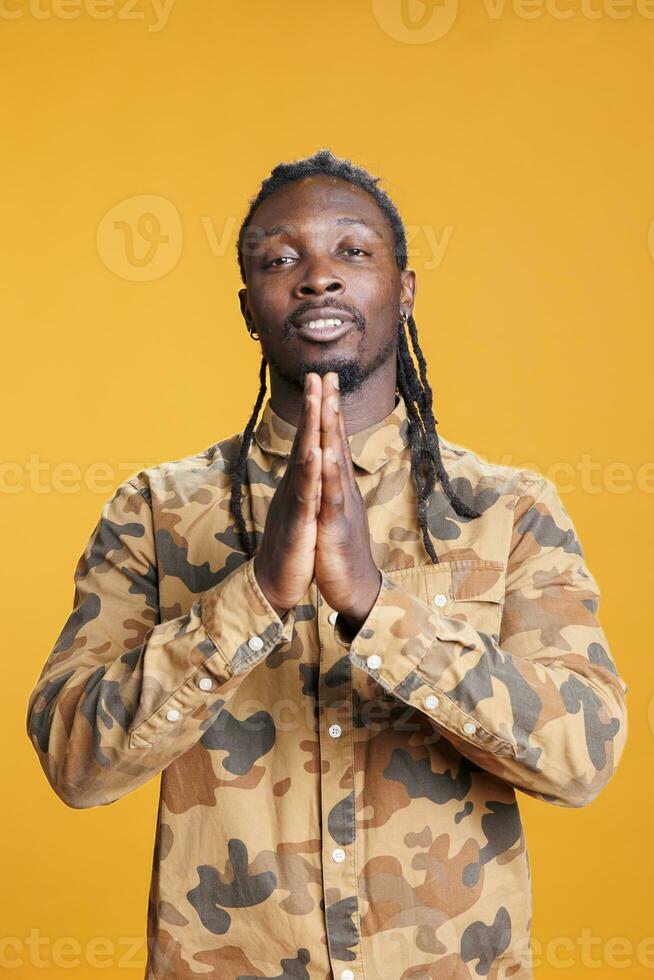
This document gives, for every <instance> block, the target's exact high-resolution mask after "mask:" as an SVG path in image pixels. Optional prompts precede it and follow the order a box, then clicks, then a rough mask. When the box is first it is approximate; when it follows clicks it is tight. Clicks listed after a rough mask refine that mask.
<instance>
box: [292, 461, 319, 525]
mask: <svg viewBox="0 0 654 980" xmlns="http://www.w3.org/2000/svg"><path fill="white" fill-rule="evenodd" d="M300 466H301V478H300V479H299V480H298V482H297V485H296V486H295V488H294V491H293V496H294V500H295V505H296V516H297V519H298V520H299V521H302V522H304V523H307V524H309V523H311V522H312V521H315V519H316V515H317V514H318V512H319V509H320V505H319V502H318V494H319V487H320V480H321V471H322V449H321V448H320V446H311V447H310V448H309V452H308V454H307V459H306V462H305V463H304V464H300Z"/></svg>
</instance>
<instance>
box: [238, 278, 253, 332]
mask: <svg viewBox="0 0 654 980" xmlns="http://www.w3.org/2000/svg"><path fill="white" fill-rule="evenodd" d="M238 301H239V304H240V307H241V316H242V317H243V319H244V320H245V325H246V326H247V327H249V326H251V324H252V316H251V314H250V307H249V306H248V291H247V289H246V288H245V287H243V288H242V289H239V291H238Z"/></svg>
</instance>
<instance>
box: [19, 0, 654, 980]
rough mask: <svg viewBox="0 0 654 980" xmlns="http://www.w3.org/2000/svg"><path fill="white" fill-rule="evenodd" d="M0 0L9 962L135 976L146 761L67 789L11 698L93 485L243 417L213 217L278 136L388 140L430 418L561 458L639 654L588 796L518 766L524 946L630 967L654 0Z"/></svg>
mask: <svg viewBox="0 0 654 980" xmlns="http://www.w3.org/2000/svg"><path fill="white" fill-rule="evenodd" d="M130 3H131V0H130ZM653 6H654V5H652V4H649V8H652V7H653ZM0 8H1V9H0V47H1V50H0V65H1V67H0V71H1V72H2V76H3V77H2V82H3V84H2V93H3V94H2V97H1V105H2V108H1V119H0V123H1V125H0V132H1V133H2V142H3V149H2V153H1V155H0V168H1V169H2V182H1V185H0V196H1V201H2V205H1V206H2V220H1V233H0V250H1V254H0V301H1V304H2V320H3V341H4V345H3V346H4V350H3V353H4V355H5V357H4V371H3V384H2V417H3V421H4V423H5V425H4V426H3V445H2V461H3V462H2V493H0V504H1V506H2V537H3V543H4V560H3V562H2V570H1V574H2V596H3V599H4V615H3V620H2V622H3V631H2V632H3V678H2V684H1V685H0V698H1V699H2V711H1V715H0V717H1V718H2V722H3V725H4V734H3V737H2V750H3V759H2V772H3V776H4V778H3V793H2V797H3V806H2V817H1V821H2V827H1V832H2V841H3V845H4V846H3V861H2V869H3V887H2V889H1V891H2V899H1V900H0V901H1V902H2V908H1V909H0V921H1V922H2V937H0V943H1V946H0V951H1V953H2V956H4V958H5V959H4V966H5V967H6V968H7V967H9V966H10V964H12V963H14V964H15V962H16V961H17V960H22V963H23V965H22V966H18V967H15V968H14V967H11V968H10V969H9V970H8V975H12V974H13V976H15V977H20V978H23V977H38V976H42V975H43V973H44V972H46V973H47V974H48V975H52V976H53V977H66V976H80V977H91V976H95V975H103V976H105V977H112V978H113V977H126V978H130V977H134V978H141V977H142V976H143V971H144V962H145V945H144V934H145V913H146V906H147V890H148V885H149V879H150V867H151V860H152V845H153V840H154V830H155V821H156V804H157V798H158V784H159V780H158V778H157V779H155V780H152V781H151V782H150V783H149V784H147V785H146V786H144V787H143V788H141V789H140V790H139V791H137V792H136V793H134V794H132V795H131V796H129V797H127V798H124V799H122V800H120V801H118V802H116V803H115V804H113V805H111V806H108V807H101V808H95V809H91V810H86V811H75V810H72V809H69V808H67V807H66V806H65V805H64V804H63V803H62V802H61V801H60V800H59V799H58V798H57V797H56V796H55V795H54V793H53V792H52V790H51V789H50V788H49V786H48V784H47V782H46V779H45V776H44V774H43V773H42V772H41V770H40V767H39V765H38V762H37V758H36V755H35V753H34V750H33V749H32V748H31V746H30V744H29V741H28V739H27V736H26V734H25V732H24V724H25V713H26V705H27V698H28V695H29V693H30V691H31V689H32V687H33V685H34V683H35V681H36V678H37V675H38V673H39V671H40V670H41V667H42V665H43V663H44V662H45V659H46V657H47V656H48V654H49V652H50V649H51V647H52V645H53V643H54V641H55V639H56V636H57V634H58V632H59V630H60V628H61V626H62V625H63V622H64V620H65V618H66V616H67V614H68V611H69V608H70V604H71V601H72V594H73V578H72V576H73V570H74V566H75V563H76V561H77V558H78V556H79V554H80V552H81V550H82V549H83V547H84V544H85V542H86V540H87V538H88V535H89V534H90V532H91V530H92V528H93V526H94V524H95V521H96V520H97V517H98V515H99V512H100V509H101V506H102V503H103V502H104V500H105V499H107V498H108V497H109V496H110V495H111V493H112V492H113V488H114V487H115V486H116V485H117V484H118V483H119V482H121V481H122V480H123V479H124V478H125V477H126V476H129V475H131V474H133V473H135V472H137V470H138V469H140V468H141V467H142V466H143V465H154V464H156V463H159V462H162V461H164V460H169V459H177V458H180V457H183V456H186V455H188V454H190V453H193V452H197V451H199V450H201V449H204V448H205V447H206V446H208V445H210V444H211V443H213V442H216V441H218V440H219V439H222V438H225V437H226V436H228V435H230V434H232V433H233V432H236V431H238V430H239V429H240V428H241V427H242V426H243V425H244V424H245V421H246V419H247V418H248V417H249V414H250V412H251V409H252V406H253V403H254V399H255V397H256V392H257V389H258V377H257V372H258V367H259V356H258V347H257V346H255V344H253V343H252V342H251V341H250V339H249V338H248V336H247V333H246V331H245V328H244V326H243V324H242V321H241V320H240V317H239V313H238V305H237V299H236V291H237V288H238V286H239V279H238V273H237V267H236V262H235V253H234V239H235V232H236V228H237V226H238V222H239V221H240V219H241V216H242V214H243V213H244V210H245V208H246V205H247V202H248V199H249V197H250V196H251V195H252V194H254V192H255V190H256V188H257V186H258V183H259V181H260V179H261V178H263V177H264V176H266V175H267V173H268V172H269V170H270V168H271V167H272V166H273V165H274V164H275V163H277V162H278V161H280V160H286V159H291V158H295V157H297V156H302V155H305V154H307V153H310V152H313V151H314V150H316V149H318V148H319V147H322V146H329V147H330V148H331V149H332V150H333V151H334V152H336V153H337V154H339V155H343V156H349V157H351V158H352V159H354V160H355V161H357V162H359V163H362V164H363V165H364V166H366V167H368V168H369V169H370V170H372V171H373V172H374V173H377V174H381V175H382V176H383V177H384V178H385V183H384V186H385V187H386V188H387V190H388V191H389V192H390V193H391V195H392V196H393V197H394V199H395V200H396V202H397V204H398V206H399V208H400V211H401V213H402V215H403V217H404V219H405V222H406V224H407V225H409V226H411V228H412V229H413V233H412V234H413V241H412V245H411V264H412V266H413V267H414V268H415V269H416V271H417V275H418V298H417V306H416V321H417V324H418V328H419V332H420V337H421V342H422V346H423V350H424V351H425V355H426V358H427V362H428V365H429V373H430V379H431V384H432V387H433V390H434V407H435V415H436V417H437V419H438V420H439V431H440V432H441V434H442V435H443V436H445V437H446V438H449V439H451V440H453V441H455V442H459V443H462V444H463V445H467V446H470V447H471V448H473V449H474V450H476V451H477V452H479V453H481V454H483V455H485V456H486V457H487V458H488V459H490V460H493V461H496V462H502V463H505V464H508V465H513V466H530V467H532V468H536V469H538V470H539V471H540V472H542V473H544V474H546V475H548V476H549V477H550V478H552V479H553V480H554V481H555V483H556V484H557V486H558V487H559V490H560V493H561V499H562V500H563V502H564V503H565V505H566V507H568V509H569V511H570V513H571V515H572V517H573V520H574V521H575V524H576V526H577V529H578V532H579V535H580V538H581V541H582V545H583V547H584V551H585V554H586V558H587V562H588V565H589V567H590V568H591V570H592V572H593V574H594V575H595V576H596V578H597V580H598V582H599V584H600V586H601V588H602V592H603V597H602V602H601V606H600V618H601V621H602V624H603V625H604V627H605V629H606V632H607V635H608V638H609V641H610V643H611V646H612V652H613V655H614V657H615V659H616V662H617V665H618V668H619V670H620V673H621V674H622V676H623V677H624V679H625V680H626V681H627V683H628V684H629V685H630V690H629V694H628V706H629V712H630V719H629V720H630V730H629V740H628V744H627V748H626V751H625V754H624V756H623V759H622V762H621V764H620V766H619V768H618V771H617V773H616V774H615V776H614V777H613V779H612V780H611V782H610V783H609V785H608V786H607V788H606V789H605V790H604V792H603V793H602V794H601V796H600V797H599V798H598V799H597V800H596V801H595V802H593V803H592V804H591V805H590V806H589V807H587V808H583V809H581V810H566V809H563V808H559V807H555V806H553V805H548V804H545V803H542V802H537V801H535V800H532V799H530V798H527V797H525V796H523V795H520V796H519V802H520V807H521V812H522V815H523V819H524V822H525V825H526V832H527V837H528V844H529V850H530V859H531V867H532V873H533V883H534V884H533V899H534V922H533V939H534V957H535V961H536V964H537V970H536V977H538V978H540V980H550V978H554V977H557V978H558V977H561V976H568V977H575V978H585V977H594V978H596V977H598V976H600V977H602V978H605V977H613V976H616V977H617V976H629V977H634V978H640V977H645V976H649V975H650V973H651V972H652V968H654V916H653V914H652V912H651V907H652V900H651V892H652V871H653V866H652V865H653V862H652V845H651V840H652V835H651V830H650V827H651V814H652V804H653V803H654V793H653V790H652V779H651V772H652V745H653V740H654V708H653V704H654V702H652V695H653V670H652V660H653V658H652V654H651V650H650V647H651V642H652V639H651V638H652V631H651V627H650V622H651V611H652V606H653V602H652V598H651V592H652V575H651V569H652V545H653V540H652V538H653V535H652V494H653V492H654V466H653V463H652V459H653V456H652V449H653V447H652V438H651V430H652V421H653V419H652V411H651V400H652V399H651V364H652V343H651V331H652V313H653V310H652V306H653V288H652V287H653V282H654V276H653V273H654V259H653V254H652V253H653V251H654V232H650V225H651V223H652V221H653V219H654V183H653V182H652V174H653V173H654V141H653V139H652V108H651V107H652V95H653V91H652V72H653V64H654V63H653V62H652V57H651V54H652V49H653V46H654V19H652V18H653V17H654V9H648V4H647V3H646V2H645V0H642V2H641V3H637V2H636V0H634V2H633V3H630V2H629V0H619V2H618V0H613V2H612V3H611V2H609V0H585V3H584V4H583V5H582V3H581V0H580V2H574V0H558V6H555V5H554V2H553V0H548V2H547V4H545V2H543V3H542V4H540V3H539V2H538V0H536V3H534V2H533V0H532V2H530V3H529V4H526V3H525V4H524V5H523V6H519V5H518V4H517V2H516V3H509V2H507V3H506V4H502V3H501V2H499V0H495V2H493V3H492V2H491V0H486V2H485V3H484V2H479V3H477V2H475V3H472V2H470V3H466V4H465V8H464V7H463V5H460V7H459V8H458V9H457V8H456V5H454V6H453V5H452V3H451V0H442V2H441V3H440V4H436V6H435V7H434V9H433V10H431V9H430V6H425V5H424V4H423V3H422V2H421V0H411V2H410V5H409V8H408V16H409V18H410V19H409V20H407V16H406V14H407V12H406V11H405V17H404V20H403V19H402V6H401V0H376V2H375V3H372V2H368V0H362V2H353V0H339V2H335V0H331V2H330V3H325V4H322V5H319V4H317V3H313V4H312V3H309V2H307V0H287V2H286V3H284V4H277V3H264V2H261V0H258V2H257V0H254V2H250V3H247V4H241V5H238V4H227V3H220V2H211V0H177V2H176V3H174V5H173V7H172V9H171V10H170V11H169V16H168V17H167V19H165V22H163V19H164V18H163V14H161V13H159V14H157V13H156V11H155V9H154V8H153V7H152V6H151V4H148V3H147V2H146V0H138V3H137V5H135V6H129V7H128V6H127V0H105V6H104V7H102V8H101V7H99V6H97V7H95V6H92V5H91V3H90V0H65V2H64V0H2V3H1V4H0ZM100 12H101V13H102V17H101V16H99V13H100ZM107 12H108V14H107ZM566 12H571V16H567V13H566ZM452 14H454V15H455V16H454V19H453V20H452V23H451V25H450V26H449V28H448V27H447V24H446V23H445V20H443V21H441V22H440V26H439V23H437V22H436V21H434V20H433V19H431V18H437V17H441V18H446V17H448V16H450V15H452ZM423 15H424V16H423ZM422 20H425V21H426V26H421V24H422ZM446 28H447V29H446ZM439 31H442V33H441V35H440V36H435V37H433V38H432V37H431V36H428V35H427V34H425V32H431V33H432V34H433V33H436V34H437V35H438V32H439ZM421 32H422V34H421ZM162 199H163V200H162ZM121 202H127V203H121ZM117 205H118V208H117V209H116V211H112V209H114V208H116V206H117ZM110 211H112V213H111V214H110V215H108V213H109V212H110ZM143 214H146V215H147V214H152V215H154V219H156V220H157V221H159V228H158V231H157V230H156V227H155V226H154V225H153V224H152V222H151V220H150V219H148V222H149V223H148V224H145V225H143V224H142V226H141V227H142V229H143V230H144V234H145V237H146V238H147V236H148V235H150V237H152V229H153V228H154V229H155V231H156V235H154V238H155V241H154V245H152V248H151V246H150V245H149V244H148V241H146V240H144V239H143V238H139V235H138V234H135V231H137V230H138V229H137V228H136V222H137V220H138V219H139V217H141V216H142V215H143ZM107 215H108V217H105V216H107ZM116 221H117V222H118V225H116V224H115V223H114V222H116ZM121 222H123V224H122V225H121ZM130 227H131V229H132V231H131V232H130V231H129V228H130ZM121 229H122V230H121ZM130 235H132V238H131V239H130V241H131V243H132V253H131V255H132V260H130V259H129V257H128V253H127V252H126V243H127V241H128V238H129V236H130ZM157 236H158V237H161V236H164V237H167V239H168V240H167V242H160V243H159V245H160V247H159V248H157V247H156V239H157ZM435 241H436V242H438V243H440V254H435V250H434V248H433V243H434V242H435ZM430 243H431V244H430ZM149 250H151V251H152V252H153V257H151V260H150V251H149ZM139 263H140V264H139ZM97 464H100V465H99V466H98V465H97ZM97 937H104V940H103V942H100V943H98V942H97ZM130 940H131V951H130ZM67 941H69V942H68V943H67ZM75 942H77V943H78V944H79V947H78V951H77V952H78V959H79V961H80V965H79V966H78V967H76V968H73V967H71V966H69V965H66V964H68V963H70V962H71V961H74V959H75V947H74V943H75ZM71 943H72V945H71ZM94 956H95V958H96V963H109V964H111V965H110V966H109V967H108V968H105V969H100V967H99V966H98V967H94V966H90V965H89V963H88V958H89V957H91V958H92V957H94ZM48 961H49V962H50V964H51V966H50V968H49V969H46V970H44V969H43V968H42V967H40V966H39V965H38V964H39V963H44V962H48ZM57 963H58V964H59V965H58V966H57V965H56V964H57ZM648 965H649V969H648V968H647V967H648ZM625 967H626V969H625ZM371 980H372V978H371ZM384 980H395V978H393V977H389V978H384Z"/></svg>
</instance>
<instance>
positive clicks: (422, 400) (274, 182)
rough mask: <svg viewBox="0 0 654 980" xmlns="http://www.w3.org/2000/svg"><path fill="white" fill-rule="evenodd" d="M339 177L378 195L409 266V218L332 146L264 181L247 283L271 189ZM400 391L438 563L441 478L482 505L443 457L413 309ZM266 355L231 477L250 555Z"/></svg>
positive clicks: (470, 513) (425, 530)
mask: <svg viewBox="0 0 654 980" xmlns="http://www.w3.org/2000/svg"><path fill="white" fill-rule="evenodd" d="M318 176H324V177H340V178H341V179H342V180H346V181H347V182H348V183H349V184H352V185H354V186H355V187H359V188H361V189H362V190H364V191H366V192H367V193H368V194H370V196H371V197H372V198H373V199H374V200H375V202H376V203H377V205H378V207H379V209H380V210H381V211H382V212H383V213H384V214H385V215H386V218H387V219H388V221H389V223H390V225H391V229H392V231H393V239H394V252H395V260H396V262H397V265H398V267H399V269H400V271H403V270H404V269H406V265H407V245H406V234H405V230H404V224H403V222H402V219H401V217H400V214H399V212H398V210H397V208H396V207H395V205H394V204H393V202H392V200H391V199H390V197H389V196H388V194H386V192H385V191H383V190H382V189H381V188H380V187H379V186H378V183H379V179H380V178H379V177H373V176H372V175H371V174H370V173H368V171H367V170H364V169H363V167H357V166H355V165H354V164H353V163H352V162H351V161H350V160H343V159H340V158H338V157H336V156H334V155H333V154H332V153H331V151H330V150H319V151H318V152H317V153H314V154H313V156H310V157H305V158H304V159H303V160H295V161H293V162H291V163H280V164H278V165H277V166H276V167H274V169H273V170H272V171H271V173H270V176H269V177H267V178H266V179H265V180H264V181H262V183H261V186H260V188H259V192H258V194H257V195H256V197H254V198H253V199H252V201H251V202H250V208H249V210H248V213H247V214H246V216H245V218H244V219H243V223H242V224H241V228H240V231H239V234H238V240H237V253H238V264H239V268H240V272H241V279H242V280H243V282H244V283H245V266H244V262H243V250H244V245H245V236H246V233H247V229H248V226H249V224H250V222H251V220H252V216H253V215H254V212H255V211H256V209H257V208H258V207H259V205H260V204H261V203H262V202H263V201H265V200H266V199H267V198H268V197H270V195H271V194H274V193H275V191H277V190H279V188H280V187H284V186H285V185H286V184H289V183H291V182H292V181H294V180H299V179H301V178H302V177H318ZM405 326H408V328H409V337H410V340H411V346H412V348H413V351H414V354H415V356H416V359H417V361H418V368H419V374H418V372H417V371H416V368H415V365H414V363H413V358H412V357H411V352H410V348H409V344H408V341H407V336H406V333H405ZM396 358H397V360H396V368H397V371H396V376H397V382H396V393H397V392H399V393H400V394H401V395H402V398H403V399H404V402H405V404H406V409H407V417H408V424H409V436H410V442H411V471H412V473H413V477H414V480H415V482H416V488H417V492H418V519H419V522H420V527H421V529H422V537H423V543H424V546H425V549H426V551H427V554H428V555H429V557H430V558H431V560H432V562H433V563H437V562H438V560H439V559H438V555H437V554H436V552H435V550H434V546H433V544H432V541H431V538H430V535H429V527H428V523H427V506H428V503H429V499H430V495H431V493H432V491H433V489H434V486H435V483H436V477H438V479H439V480H440V483H441V486H442V488H443V491H444V492H445V494H446V496H447V497H448V499H449V500H450V503H451V504H452V507H453V508H454V510H455V511H456V513H457V514H458V515H459V516H460V517H470V518H474V517H479V516H480V514H479V512H478V511H476V510H474V509H473V508H472V507H470V506H469V505H468V504H467V503H466V502H465V501H464V500H462V499H461V498H460V497H459V496H457V494H456V493H455V491H454V489H453V488H452V485H451V483H450V480H449V477H448V475H447V472H446V471H445V468H444V466H443V461H442V459H441V454H440V448H439V440H438V436H437V434H436V424H437V422H438V419H436V418H434V414H433V409H432V391H431V388H430V386H429V382H428V380H427V362H426V360H425V357H424V354H423V353H422V350H421V348H420V344H419V342H418V328H417V326H416V322H415V320H414V319H413V316H412V315H409V316H405V315H404V314H403V315H402V319H401V321H400V323H399V325H398V332H397V355H396ZM266 365H267V361H266V358H265V355H262V358H261V367H260V369H259V379H260V388H259V394H258V395H257V400H256V402H255V405H254V409H253V411H252V415H251V416H250V420H249V421H248V424H247V425H246V427H245V430H244V432H243V438H242V440H241V446H240V450H239V455H238V460H237V462H236V466H235V468H234V474H233V477H232V491H231V500H230V508H231V511H232V513H233V514H234V518H235V521H236V526H237V529H238V533H239V535H240V537H241V539H242V541H243V542H244V544H245V552H246V554H247V555H248V557H249V558H251V557H252V556H253V555H254V554H255V553H256V544H257V543H256V532H255V538H254V540H250V539H249V536H248V533H247V529H246V526H245V520H244V519H243V513H242V510H241V487H242V483H243V477H244V474H245V464H246V460H247V457H248V452H249V448H250V443H251V441H252V436H253V433H254V428H255V424H256V420H257V417H258V415H259V410H260V408H261V404H262V402H263V399H264V395H265V393H266V390H267V389H266Z"/></svg>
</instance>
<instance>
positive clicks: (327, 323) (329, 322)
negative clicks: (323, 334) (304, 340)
mask: <svg viewBox="0 0 654 980" xmlns="http://www.w3.org/2000/svg"><path fill="white" fill-rule="evenodd" d="M342 322H343V321H342V320H338V319H337V318H336V317H328V318H327V319H326V320H310V321H309V323H307V327H308V328H309V330H322V329H323V327H340V325H341V323H342Z"/></svg>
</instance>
